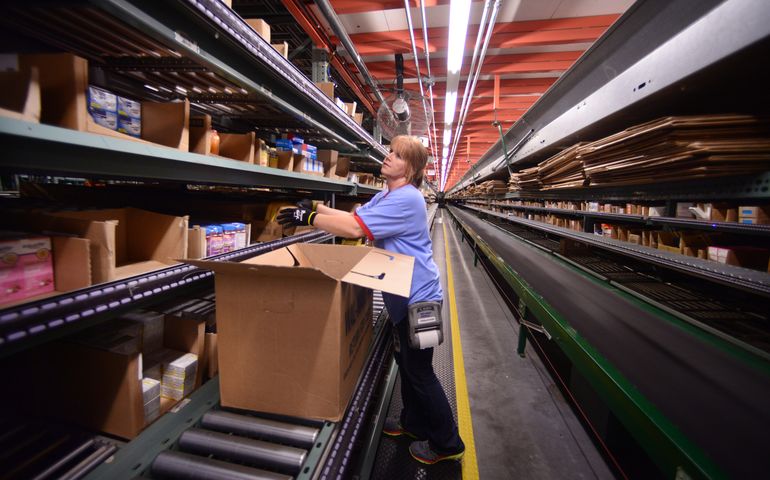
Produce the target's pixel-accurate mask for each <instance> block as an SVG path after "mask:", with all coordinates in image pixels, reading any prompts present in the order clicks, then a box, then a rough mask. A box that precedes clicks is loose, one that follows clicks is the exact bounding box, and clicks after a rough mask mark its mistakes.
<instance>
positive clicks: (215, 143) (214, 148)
mask: <svg viewBox="0 0 770 480" xmlns="http://www.w3.org/2000/svg"><path fill="white" fill-rule="evenodd" d="M211 154H212V155H219V133H217V131H216V130H212V131H211Z"/></svg>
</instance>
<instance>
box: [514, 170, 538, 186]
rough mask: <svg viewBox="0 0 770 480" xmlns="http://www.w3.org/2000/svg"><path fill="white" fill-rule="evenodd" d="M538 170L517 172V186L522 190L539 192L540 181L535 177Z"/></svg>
mask: <svg viewBox="0 0 770 480" xmlns="http://www.w3.org/2000/svg"><path fill="white" fill-rule="evenodd" d="M537 174H538V168H537V167H531V168H525V169H524V170H522V171H520V172H519V186H520V187H521V189H522V190H540V186H541V183H540V179H539V178H538V177H537Z"/></svg>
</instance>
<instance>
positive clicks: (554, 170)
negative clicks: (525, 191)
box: [537, 143, 586, 190]
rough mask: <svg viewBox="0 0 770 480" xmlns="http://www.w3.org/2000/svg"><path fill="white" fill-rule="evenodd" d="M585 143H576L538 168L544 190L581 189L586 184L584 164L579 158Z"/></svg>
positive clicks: (540, 164) (541, 163)
mask: <svg viewBox="0 0 770 480" xmlns="http://www.w3.org/2000/svg"><path fill="white" fill-rule="evenodd" d="M583 145H585V143H576V144H575V145H572V146H571V147H569V148H567V149H565V150H562V151H561V152H560V153H558V154H556V155H554V156H553V157H551V158H549V159H548V160H546V161H544V162H540V163H539V164H538V166H537V175H538V179H539V180H540V183H542V188H543V190H551V189H557V188H580V187H583V186H585V184H586V176H585V172H584V171H583V163H582V162H581V161H580V158H579V157H578V153H579V152H580V148H581V147H582V146H583Z"/></svg>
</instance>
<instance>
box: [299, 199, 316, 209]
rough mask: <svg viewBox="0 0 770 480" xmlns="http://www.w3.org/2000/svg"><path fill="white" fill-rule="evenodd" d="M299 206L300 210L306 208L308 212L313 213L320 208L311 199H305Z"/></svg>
mask: <svg viewBox="0 0 770 480" xmlns="http://www.w3.org/2000/svg"><path fill="white" fill-rule="evenodd" d="M297 206H298V207H299V208H304V209H307V210H310V211H311V212H315V211H316V208H317V207H318V203H316V202H314V201H313V200H310V199H309V198H303V199H302V200H300V201H299V202H297Z"/></svg>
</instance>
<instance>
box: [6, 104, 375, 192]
mask: <svg viewBox="0 0 770 480" xmlns="http://www.w3.org/2000/svg"><path fill="white" fill-rule="evenodd" d="M0 141H1V142H2V143H3V145H4V147H5V152H4V154H3V156H2V158H0V169H2V170H4V171H6V172H8V173H45V174H60V175H62V176H84V177H87V178H95V177H97V178H98V177H106V178H126V179H133V180H136V179H144V180H165V181H175V182H184V183H196V184H213V185H233V186H244V187H273V188H288V189H304V190H314V191H319V192H331V193H339V194H343V195H357V194H362V193H364V194H369V193H376V192H378V191H379V189H377V188H374V187H372V186H370V185H359V184H356V183H352V182H346V181H345V182H343V181H339V180H332V179H329V178H325V177H317V176H313V175H306V174H301V173H295V172H289V171H286V170H280V169H277V168H270V167H262V166H259V165H252V164H248V163H245V162H239V161H237V160H230V159H227V158H224V157H213V156H207V155H199V154H197V153H189V152H183V151H180V150H176V149H173V148H169V147H164V146H161V145H148V144H146V143H140V142H135V141H131V140H123V139H121V138H114V137H107V136H103V135H97V134H93V133H87V132H79V131H76V130H70V129H66V128H61V127H54V126H51V125H44V124H37V123H30V122H25V121H22V120H15V119H10V118H0Z"/></svg>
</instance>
